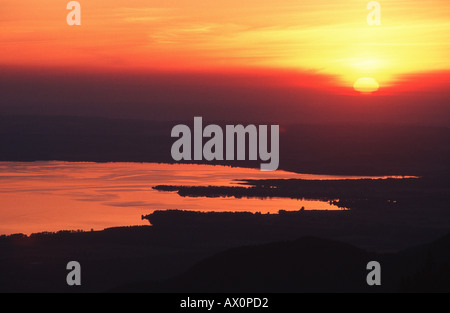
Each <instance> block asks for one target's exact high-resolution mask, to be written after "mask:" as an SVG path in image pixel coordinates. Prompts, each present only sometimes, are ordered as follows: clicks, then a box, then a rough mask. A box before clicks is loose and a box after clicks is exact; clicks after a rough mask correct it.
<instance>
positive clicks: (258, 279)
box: [111, 234, 450, 293]
mask: <svg viewBox="0 0 450 313" xmlns="http://www.w3.org/2000/svg"><path fill="white" fill-rule="evenodd" d="M373 260H375V261H377V262H379V263H380V264H381V268H382V272H381V273H382V275H381V277H382V284H381V286H369V285H368V284H367V282H366V277H367V274H368V273H369V272H370V271H369V270H367V269H366V266H367V263H368V262H370V261H373ZM449 264H450V234H449V235H447V236H445V237H443V238H441V239H439V240H437V241H435V242H433V243H431V244H429V245H424V246H421V247H417V248H414V249H409V250H406V251H403V252H400V253H397V254H375V253H369V252H366V251H364V250H362V249H358V248H356V247H354V246H351V245H348V244H345V243H341V242H336V241H332V240H326V239H320V238H315V237H303V238H300V239H298V240H295V241H283V242H276V243H269V244H264V245H254V246H245V247H239V248H233V249H230V250H227V251H225V252H221V253H218V254H215V255H213V256H211V257H208V258H206V259H204V260H202V261H200V262H198V263H197V264H195V265H194V266H192V267H191V268H190V269H189V270H187V271H186V272H184V273H183V274H181V275H178V276H176V277H173V278H170V279H167V280H163V281H152V282H150V281H149V282H140V283H134V284H128V285H124V286H120V287H117V288H114V289H112V290H111V291H113V292H151V293H167V292H169V293H170V292H183V293H198V292H200V293H207V292H211V293H233V292H243V293H298V292H301V293H305V292H307V293H313V292H321V293H323V292H338V293H342V292H450V276H449V273H450V272H449V269H450V267H449Z"/></svg>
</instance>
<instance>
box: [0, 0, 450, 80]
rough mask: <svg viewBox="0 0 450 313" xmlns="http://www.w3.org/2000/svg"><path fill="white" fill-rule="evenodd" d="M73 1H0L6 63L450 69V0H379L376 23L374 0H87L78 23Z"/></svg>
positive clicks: (345, 75)
mask: <svg viewBox="0 0 450 313" xmlns="http://www.w3.org/2000/svg"><path fill="white" fill-rule="evenodd" d="M67 2H68V1H61V0H40V1H35V0H21V1H17V0H2V1H1V3H0V30H1V31H0V46H1V49H0V65H8V66H17V65H21V66H37V65H38V66H64V67H81V68H93V67H99V68H107V69H126V70H130V69H132V70H156V69H157V70H181V71H183V70H193V69H195V70H202V69H219V68H220V69H227V68H248V67H251V68H253V67H258V68H278V69H290V70H299V71H305V70H307V71H313V72H317V73H320V74H325V75H333V76H337V77H338V78H339V80H340V81H341V82H342V83H344V84H345V85H351V84H353V82H354V81H355V80H356V79H358V78H360V77H374V78H375V79H376V80H377V81H378V82H380V85H381V86H387V85H389V84H392V83H393V82H395V81H396V79H397V78H398V77H399V76H400V75H403V77H405V75H411V74H414V73H424V72H425V73H426V72H434V71H439V72H445V71H448V70H450V60H449V58H448V55H450V47H449V34H450V19H449V18H448V16H449V14H450V1H448V0H434V1H418V0H389V1H387V0H386V1H382V0H381V1H379V2H380V4H381V9H382V19H381V22H382V25H381V26H372V27H371V26H369V25H368V24H367V22H366V17H367V14H368V13H369V11H368V10H367V9H366V5H367V3H368V2H369V1H366V0H339V1H338V0H328V1H325V0H301V1H300V0H295V1H291V0H284V1H273V0H249V1H242V0H227V1H211V0H195V1H193V0H189V1H187V0H177V1H168V0H164V1H163V0H150V1H144V0H127V1H125V0H108V1H87V0H84V1H83V0H81V1H79V2H80V3H81V6H82V25H81V26H72V27H71V26H68V25H67V24H66V16H67V13H68V12H69V11H68V10H67V9H66V5H67Z"/></svg>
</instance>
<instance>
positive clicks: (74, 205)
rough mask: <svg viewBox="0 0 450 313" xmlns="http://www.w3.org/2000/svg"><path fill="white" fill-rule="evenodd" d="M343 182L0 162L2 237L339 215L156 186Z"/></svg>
mask: <svg viewBox="0 0 450 313" xmlns="http://www.w3.org/2000/svg"><path fill="white" fill-rule="evenodd" d="M283 178H284V179H289V178H302V179H338V178H339V179H342V178H361V177H354V176H347V177H343V176H328V175H305V174H296V173H290V172H284V171H275V172H261V171H259V170H258V169H245V168H231V167H225V166H210V165H188V164H173V165H169V164H154V163H89V162H56V161H55V162H29V163H22V162H0V201H1V202H0V203H1V208H0V234H11V233H17V232H22V233H26V234H30V233H33V232H40V231H58V230H62V229H68V230H76V229H82V230H90V229H96V230H99V229H104V228H106V227H113V226H128V225H147V222H146V221H142V220H141V219H140V216H141V215H142V214H149V213H151V212H152V211H153V210H156V209H158V210H165V209H182V210H197V211H231V210H232V211H251V212H262V213H266V212H277V211H278V210H280V209H283V210H299V209H300V208H301V207H305V209H307V210H312V209H314V210H334V209H339V208H337V207H336V206H334V205H331V204H329V203H328V202H323V201H311V200H295V199H264V200H263V199H235V198H183V197H180V196H178V195H177V194H176V193H174V192H158V191H156V190H153V189H152V188H151V187H152V186H154V185H161V184H165V185H193V186H204V185H220V186H232V185H237V184H238V181H236V180H244V179H283Z"/></svg>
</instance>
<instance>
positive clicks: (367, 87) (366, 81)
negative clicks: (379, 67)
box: [353, 77, 380, 93]
mask: <svg viewBox="0 0 450 313" xmlns="http://www.w3.org/2000/svg"><path fill="white" fill-rule="evenodd" d="M353 88H354V89H355V90H356V91H359V92H361V93H372V92H374V91H377V90H378V88H380V85H379V84H378V82H377V81H376V80H375V79H374V78H372V77H361V78H358V80H357V81H356V82H355V83H354V84H353Z"/></svg>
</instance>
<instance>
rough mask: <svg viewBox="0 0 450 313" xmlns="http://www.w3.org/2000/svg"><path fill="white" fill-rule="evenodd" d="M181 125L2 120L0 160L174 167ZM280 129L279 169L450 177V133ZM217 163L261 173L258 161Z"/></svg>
mask: <svg viewBox="0 0 450 313" xmlns="http://www.w3.org/2000/svg"><path fill="white" fill-rule="evenodd" d="M180 123H182V124H186V125H189V126H192V124H193V120H185V121H167V122H161V121H159V122H155V121H149V120H132V119H130V120H128V119H109V118H100V117H75V116H26V115H20V116H14V115H0V135H1V136H0V145H1V146H2V147H3V148H2V149H1V151H0V160H1V161H35V160H61V161H96V162H109V161H114V162H120V161H124V162H174V161H173V159H172V157H171V154H170V150H171V146H172V143H173V142H174V138H171V136H170V133H171V129H172V127H174V126H175V125H177V124H180ZM204 123H205V125H207V124H212V123H216V124H218V125H221V126H222V127H224V126H225V125H226V124H232V125H236V124H239V123H242V124H244V125H248V124H251V122H243V121H238V120H235V121H232V122H227V121H212V120H211V121H208V120H205V121H204ZM254 124H261V122H260V123H256V122H255V123H254ZM266 124H268V123H266ZM269 124H273V123H269ZM280 127H281V129H282V131H281V133H280V167H279V168H280V169H284V170H289V171H294V172H300V173H317V174H319V173H322V174H344V175H353V174H354V175H402V174H403V175H424V174H427V173H430V172H433V173H439V172H441V171H444V170H448V160H449V159H450V147H449V145H448V142H449V140H450V129H449V128H446V127H431V126H427V127H425V126H412V125H386V124H371V125H367V124H356V123H353V124H331V123H328V124H312V125H307V124H295V125H293V124H286V125H280ZM196 163H208V164H213V163H212V162H207V161H197V162H196ZM214 163H215V164H227V165H232V166H245V167H254V168H259V166H260V161H233V162H230V161H217V162H214Z"/></svg>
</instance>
